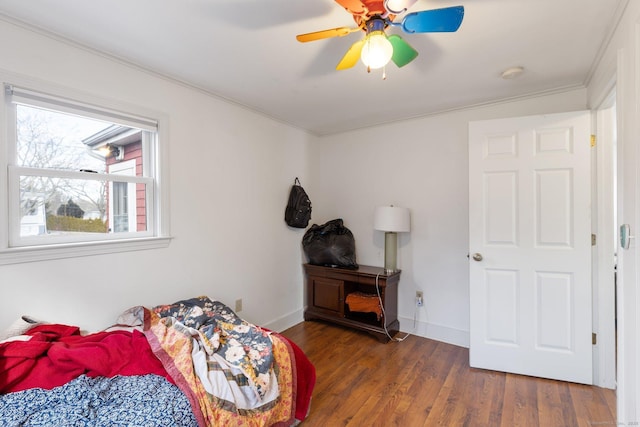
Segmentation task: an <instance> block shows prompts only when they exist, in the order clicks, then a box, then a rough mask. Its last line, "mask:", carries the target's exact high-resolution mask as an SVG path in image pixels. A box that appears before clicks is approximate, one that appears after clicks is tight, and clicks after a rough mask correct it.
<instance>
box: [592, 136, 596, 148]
mask: <svg viewBox="0 0 640 427" xmlns="http://www.w3.org/2000/svg"><path fill="white" fill-rule="evenodd" d="M591 146H592V147H595V146H596V136H595V135H591Z"/></svg>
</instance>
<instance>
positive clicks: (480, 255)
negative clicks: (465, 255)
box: [473, 252, 482, 261]
mask: <svg viewBox="0 0 640 427" xmlns="http://www.w3.org/2000/svg"><path fill="white" fill-rule="evenodd" d="M473 260H474V261H482V254H479V253H477V252H476V253H475V254H473Z"/></svg>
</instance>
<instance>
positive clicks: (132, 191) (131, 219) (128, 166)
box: [108, 159, 138, 229]
mask: <svg viewBox="0 0 640 427" xmlns="http://www.w3.org/2000/svg"><path fill="white" fill-rule="evenodd" d="M108 172H109V173H118V174H119V175H130V176H135V175H136V161H135V160H134V159H132V160H127V161H124V162H119V163H115V164H113V165H109V170H108ZM127 186H128V188H127V206H128V207H129V212H128V225H129V229H131V227H132V226H133V227H137V226H138V224H137V219H138V215H137V211H136V199H137V197H136V196H137V195H136V186H135V184H133V183H129V184H127ZM113 194H114V188H113V182H110V183H109V220H111V221H112V220H114V219H115V215H114V209H113V206H114V204H115V203H114V198H113ZM131 207H133V209H131ZM110 225H111V226H112V227H113V225H112V224H110Z"/></svg>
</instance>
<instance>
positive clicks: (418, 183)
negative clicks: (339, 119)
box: [310, 82, 586, 346]
mask: <svg viewBox="0 0 640 427" xmlns="http://www.w3.org/2000/svg"><path fill="white" fill-rule="evenodd" d="M506 83H507V82H505V84H506ZM585 108H586V90H585V89H580V90H573V91H570V92H564V93H559V94H553V95H547V96H540V97H535V98H530V99H527V100H520V101H513V102H508V103H503V104H499V105H492V106H485V107H478V108H471V109H466V110H462V111H457V112H450V113H446V114H441V115H437V116H432V117H425V118H421V119H414V120H410V121H405V122H401V123H395V124H390V125H384V126H378V127H375V128H370V129H365V130H359V131H354V132H349V133H343V134H339V135H334V136H327V137H323V138H321V139H320V140H319V141H318V142H317V143H314V144H313V145H312V146H311V148H310V155H311V159H312V162H311V168H312V174H311V176H312V178H313V182H312V185H311V186H310V191H311V194H310V197H311V199H312V201H313V203H314V204H313V208H314V216H313V221H314V222H315V223H318V224H321V223H323V222H325V221H327V220H330V219H334V218H343V219H344V222H345V226H346V227H347V228H349V229H350V230H351V231H352V232H353V234H354V236H355V239H356V252H357V261H358V263H360V264H365V265H377V266H382V265H383V264H384V236H383V234H384V233H382V232H379V231H374V230H373V210H374V208H375V207H376V206H380V205H390V204H393V205H395V206H401V207H406V208H409V209H410V210H411V214H412V218H411V222H412V224H411V232H410V233H406V234H400V235H399V253H398V264H399V265H398V267H399V268H400V269H402V277H401V279H400V286H399V307H398V310H399V316H400V326H401V329H402V330H403V331H406V332H412V331H413V318H414V310H415V308H414V297H415V291H416V290H422V291H423V292H424V298H425V305H424V308H421V309H419V310H418V324H417V328H416V333H417V334H418V335H421V336H426V337H429V338H434V339H438V340H442V341H445V342H450V343H454V344H458V345H463V346H468V343H469V289H468V287H469V277H468V260H467V253H468V251H469V248H468V245H469V238H468V234H469V227H468V215H469V211H468V187H469V185H468V176H469V175H468V151H467V147H468V145H467V140H468V122H469V121H473V120H483V119H491V118H500V117H514V116H526V115H532V114H544V113H554V112H564V111H575V110H584V109H585Z"/></svg>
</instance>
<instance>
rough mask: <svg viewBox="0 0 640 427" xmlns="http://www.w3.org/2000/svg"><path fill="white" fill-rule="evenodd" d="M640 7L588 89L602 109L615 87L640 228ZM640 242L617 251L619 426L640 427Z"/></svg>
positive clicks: (630, 211)
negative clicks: (601, 104)
mask: <svg viewBox="0 0 640 427" xmlns="http://www.w3.org/2000/svg"><path fill="white" fill-rule="evenodd" d="M639 61H640V2H637V1H633V0H632V1H629V2H628V4H627V8H626V10H625V13H624V15H623V16H622V19H621V20H620V24H619V25H618V28H617V30H616V32H615V34H614V35H613V37H612V39H611V42H610V43H609V45H608V47H607V49H606V51H605V52H604V55H603V57H602V59H601V60H600V62H599V65H598V67H597V69H596V72H595V73H594V76H593V78H592V82H591V84H590V86H589V92H588V100H589V105H590V106H591V107H593V108H597V107H598V106H599V105H600V103H601V102H602V101H603V99H604V97H606V95H607V94H608V93H609V92H610V91H611V89H612V87H613V84H614V83H615V89H616V98H617V99H616V106H617V116H618V117H617V118H618V135H617V136H618V157H617V161H618V223H619V224H625V223H626V224H629V225H630V226H631V234H632V235H635V236H638V235H639V232H638V230H639V227H640V210H638V207H637V204H638V200H640V182H639V180H640V175H639V174H638V172H639V169H640V168H639V162H640V157H639V156H638V141H639V140H640V139H639V138H640V121H639V120H638V111H640V94H639V92H638V91H639V89H640V74H639V70H638V64H639ZM637 240H638V239H637V238H636V239H634V240H632V241H631V245H630V247H629V249H628V250H623V249H620V248H618V283H617V298H618V303H617V308H618V317H617V326H618V330H617V333H618V335H617V338H618V353H617V354H618V364H617V373H618V388H617V390H618V424H619V425H632V424H634V425H635V424H637V423H638V422H640V370H639V369H638V360H640V348H638V345H640V316H639V315H638V311H639V309H640V292H639V291H638V287H639V285H640V278H639V277H638V266H639V265H640V251H638V241H637Z"/></svg>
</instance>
